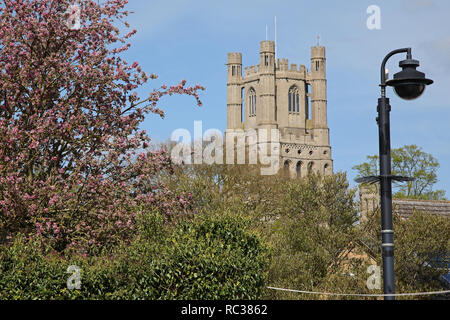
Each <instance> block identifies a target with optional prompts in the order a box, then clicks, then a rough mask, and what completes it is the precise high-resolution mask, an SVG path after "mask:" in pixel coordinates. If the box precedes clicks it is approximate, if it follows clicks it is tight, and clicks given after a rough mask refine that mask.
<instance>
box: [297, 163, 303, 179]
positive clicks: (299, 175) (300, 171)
mask: <svg viewBox="0 0 450 320" xmlns="http://www.w3.org/2000/svg"><path fill="white" fill-rule="evenodd" d="M296 172H297V178H300V177H301V176H302V162H301V161H299V162H297V167H296Z"/></svg>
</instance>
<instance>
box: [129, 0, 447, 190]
mask: <svg viewBox="0 0 450 320" xmlns="http://www.w3.org/2000/svg"><path fill="white" fill-rule="evenodd" d="M370 5H378V6H379V7H380V9H381V30H369V29H368V28H367V27H366V20H367V18H368V17H369V14H367V12H366V10H367V8H368V7H369V6H370ZM128 9H129V10H133V11H135V13H134V14H132V15H131V16H130V17H129V19H128V20H127V21H128V22H129V23H130V24H131V27H132V28H136V29H137V31H138V33H137V35H136V36H135V37H134V38H133V39H132V47H131V49H130V50H129V51H128V52H127V53H126V55H125V58H126V60H128V61H129V62H133V61H139V63H140V64H141V66H142V67H143V69H144V70H145V71H146V72H148V73H151V72H153V73H155V74H157V75H158V76H159V79H158V80H154V81H151V82H149V83H148V84H147V85H146V86H145V87H143V88H141V89H140V91H139V93H140V94H141V96H142V97H145V94H146V92H148V91H150V90H151V89H152V88H156V87H159V86H160V85H161V84H163V83H166V84H169V85H170V84H176V83H178V82H179V81H180V80H182V79H186V80H187V81H188V84H189V85H195V84H197V83H199V84H201V85H203V86H205V87H206V91H204V92H201V100H202V102H203V104H204V105H203V107H197V106H196V105H195V100H194V99H193V98H192V97H188V96H178V97H177V96H172V97H167V98H164V99H163V100H162V101H161V107H163V109H164V110H165V112H166V118H165V119H164V120H161V119H159V118H158V117H157V116H154V115H152V116H150V117H149V118H148V119H146V121H145V122H144V123H143V125H142V128H143V129H146V130H147V131H148V133H149V134H150V137H151V138H152V139H153V140H154V141H164V140H167V139H169V138H170V135H171V133H172V132H173V131H174V130H175V129H178V128H186V129H188V130H189V131H190V132H192V133H193V125H194V120H202V121H203V130H204V131H205V130H206V129H209V128H217V129H220V130H222V131H223V130H224V129H225V128H226V76H227V74H226V66H225V63H226V58H227V53H228V52H234V51H239V52H242V55H243V64H244V66H248V65H255V64H258V62H259V61H258V59H259V42H260V41H261V40H264V39H265V32H266V25H268V28H269V40H273V37H274V36H273V34H274V26H273V20H274V16H277V20H278V27H277V29H278V36H277V40H278V43H277V45H278V57H279V58H288V59H289V61H290V63H296V64H304V65H306V66H307V67H308V69H309V61H310V47H311V46H312V45H315V44H316V43H317V35H318V34H320V37H321V44H322V45H324V46H325V47H326V49H327V78H328V125H329V128H330V139H331V145H332V154H333V159H334V168H335V171H346V172H347V174H348V178H349V179H350V180H353V178H354V177H355V176H356V172H355V171H354V170H352V169H351V168H352V166H354V165H356V164H359V163H361V162H363V161H364V160H365V156H366V155H367V154H376V153H378V131H377V126H376V122H375V117H376V103H377V98H378V97H379V87H378V84H379V68H380V64H381V60H382V59H383V57H384V56H385V55H386V54H387V53H388V52H389V51H391V50H393V49H397V48H402V47H412V49H413V58H415V59H418V60H420V63H421V66H420V67H419V70H420V71H422V72H425V73H426V75H427V76H428V77H430V78H432V79H433V80H434V81H435V83H434V84H433V85H432V86H430V87H428V88H427V90H426V92H425V93H424V95H423V96H422V97H421V98H419V99H417V100H414V101H409V102H406V101H402V100H400V99H399V98H398V97H397V96H396V95H395V94H394V93H393V92H392V90H391V89H388V97H389V98H391V105H392V113H391V140H392V147H393V148H396V147H400V146H403V145H407V144H417V145H418V146H420V147H422V148H423V150H424V151H426V152H428V153H431V154H432V155H433V156H435V157H436V158H437V159H438V160H439V162H440V164H441V167H440V169H439V171H438V176H439V180H440V181H439V183H438V184H437V186H436V187H437V188H439V189H444V190H446V192H447V196H448V197H450V130H449V128H450V123H449V122H450V102H449V100H450V95H449V91H450V77H449V75H450V19H449V14H450V1H448V0H384V1H375V0H370V1H365V0H345V1H344V0H340V1H331V0H326V1H325V0H315V1H303V0H295V1H282V0H281V1H280V0H278V1H275V0H258V1H253V0H245V1H243V0H241V1H235V0H228V1H219V0H216V1H211V0H208V1H203V0H196V1H182V0H171V1H167V0H166V1H162V0H155V1H149V0H130V1H129V5H128ZM402 59H404V56H402V55H399V56H397V57H394V58H392V59H391V62H390V63H389V64H388V68H389V70H390V73H391V74H393V73H395V72H398V69H399V68H398V62H399V60H402Z"/></svg>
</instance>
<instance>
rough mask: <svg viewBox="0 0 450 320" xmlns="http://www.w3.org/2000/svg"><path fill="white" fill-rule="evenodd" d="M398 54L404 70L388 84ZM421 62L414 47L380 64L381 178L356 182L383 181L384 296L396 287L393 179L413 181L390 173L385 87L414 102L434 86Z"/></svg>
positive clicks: (387, 298) (392, 298)
mask: <svg viewBox="0 0 450 320" xmlns="http://www.w3.org/2000/svg"><path fill="white" fill-rule="evenodd" d="M398 53H406V60H403V61H401V62H400V67H401V68H402V69H403V70H402V71H400V72H399V73H396V74H395V75H394V79H392V80H389V81H386V63H387V61H388V60H389V58H390V57H392V56H393V55H395V54H398ZM418 66H419V61H417V60H413V59H412V55H411V48H404V49H397V50H394V51H392V52H390V53H389V54H388V55H387V56H386V57H385V58H384V60H383V62H382V64H381V84H380V87H381V98H380V99H378V108H377V111H378V118H377V123H378V132H379V143H380V175H379V176H371V177H364V178H359V179H356V180H355V181H356V182H358V183H375V182H378V181H379V182H380V200H381V240H382V241H381V242H382V244H381V247H382V254H383V289H384V294H387V295H389V294H395V284H394V228H393V225H392V180H395V181H411V180H413V179H412V178H408V177H400V176H393V175H392V172H391V136H390V117H389V112H390V111H391V106H390V105H389V99H388V98H386V86H391V87H393V88H394V91H395V92H396V93H397V95H398V96H399V97H400V98H402V99H405V100H413V99H416V98H418V97H420V96H421V95H422V93H423V92H424V91H425V86H427V85H430V84H432V83H433V80H430V79H426V78H425V74H424V73H422V72H419V71H417V70H416V68H417V67H418ZM394 299H395V296H385V300H394Z"/></svg>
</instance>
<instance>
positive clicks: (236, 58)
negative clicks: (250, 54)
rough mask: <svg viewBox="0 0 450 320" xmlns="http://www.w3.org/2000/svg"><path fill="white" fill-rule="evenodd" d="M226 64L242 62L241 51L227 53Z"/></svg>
mask: <svg viewBox="0 0 450 320" xmlns="http://www.w3.org/2000/svg"><path fill="white" fill-rule="evenodd" d="M228 64H242V53H240V52H230V53H228Z"/></svg>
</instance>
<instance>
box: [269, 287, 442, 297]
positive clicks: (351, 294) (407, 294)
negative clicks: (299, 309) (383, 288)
mask: <svg viewBox="0 0 450 320" xmlns="http://www.w3.org/2000/svg"><path fill="white" fill-rule="evenodd" d="M267 289H272V290H278V291H288V292H296V293H306V294H318V295H326V296H353V297H405V296H427V295H435V294H445V293H450V290H446V291H431V292H414V293H395V294H368V293H367V294H364V293H329V292H315V291H301V290H293V289H284V288H275V287H267Z"/></svg>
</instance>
